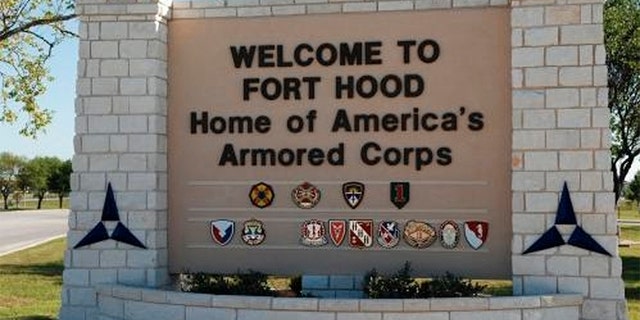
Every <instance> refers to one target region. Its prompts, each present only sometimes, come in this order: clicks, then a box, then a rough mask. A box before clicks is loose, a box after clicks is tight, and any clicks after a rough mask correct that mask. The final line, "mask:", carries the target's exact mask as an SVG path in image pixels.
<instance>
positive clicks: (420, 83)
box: [404, 74, 424, 98]
mask: <svg viewBox="0 0 640 320" xmlns="http://www.w3.org/2000/svg"><path fill="white" fill-rule="evenodd" d="M404 86H405V89H404V96H405V97H407V98H415V97H418V96H420V95H422V93H424V79H422V77H421V76H420V75H419V74H406V75H404Z"/></svg>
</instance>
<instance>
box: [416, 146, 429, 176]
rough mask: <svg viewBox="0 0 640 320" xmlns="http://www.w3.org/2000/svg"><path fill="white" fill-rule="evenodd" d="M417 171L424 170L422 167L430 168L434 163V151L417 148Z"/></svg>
mask: <svg viewBox="0 0 640 320" xmlns="http://www.w3.org/2000/svg"><path fill="white" fill-rule="evenodd" d="M415 159H416V166H415V168H416V170H417V171H420V170H422V167H424V166H428V165H429V164H431V161H433V151H431V149H429V148H416V157H415Z"/></svg>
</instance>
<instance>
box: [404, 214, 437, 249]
mask: <svg viewBox="0 0 640 320" xmlns="http://www.w3.org/2000/svg"><path fill="white" fill-rule="evenodd" d="M436 237H437V235H436V230H435V229H434V228H433V227H432V226H431V225H429V224H428V223H426V222H422V221H415V220H410V221H409V222H407V224H406V225H405V227H404V241H405V242H406V243H407V244H408V245H410V246H412V247H414V248H418V249H422V248H426V247H428V246H430V245H431V244H432V243H433V241H435V240H436Z"/></svg>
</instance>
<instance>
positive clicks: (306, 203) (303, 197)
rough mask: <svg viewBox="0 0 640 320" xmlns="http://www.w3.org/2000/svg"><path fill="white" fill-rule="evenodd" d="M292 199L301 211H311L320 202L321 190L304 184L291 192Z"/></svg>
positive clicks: (306, 183) (309, 184)
mask: <svg viewBox="0 0 640 320" xmlns="http://www.w3.org/2000/svg"><path fill="white" fill-rule="evenodd" d="M291 199H293V202H294V203H295V204H296V205H297V206H298V207H299V208H300V209H311V208H313V207H315V206H316V204H318V202H319V201H320V190H319V189H318V188H316V187H315V186H314V185H312V184H311V183H309V182H304V183H302V184H301V185H299V186H297V187H295V188H294V189H293V190H292V191H291Z"/></svg>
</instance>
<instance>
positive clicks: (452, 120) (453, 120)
mask: <svg viewBox="0 0 640 320" xmlns="http://www.w3.org/2000/svg"><path fill="white" fill-rule="evenodd" d="M440 127H442V130H444V131H456V130H458V116H457V115H456V114H455V113H453V112H447V113H445V114H443V115H442V123H441V124H440Z"/></svg>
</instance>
